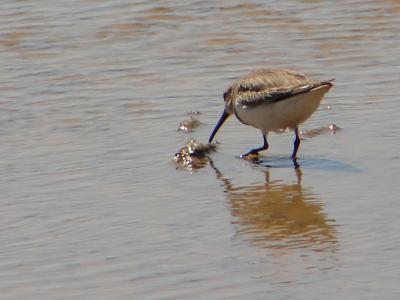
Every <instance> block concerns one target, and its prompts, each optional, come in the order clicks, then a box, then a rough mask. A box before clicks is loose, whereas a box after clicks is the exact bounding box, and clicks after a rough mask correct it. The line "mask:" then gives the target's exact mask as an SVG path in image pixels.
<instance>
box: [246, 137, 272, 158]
mask: <svg viewBox="0 0 400 300" xmlns="http://www.w3.org/2000/svg"><path fill="white" fill-rule="evenodd" d="M263 140H264V144H263V145H262V146H261V147H259V148H255V149H252V150H250V151H249V152H247V153H245V154H242V155H240V157H241V158H246V157H247V156H249V155H258V152H260V151H263V150H267V149H268V142H267V135H266V134H265V133H264V132H263Z"/></svg>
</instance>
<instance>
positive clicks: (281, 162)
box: [251, 156, 362, 173]
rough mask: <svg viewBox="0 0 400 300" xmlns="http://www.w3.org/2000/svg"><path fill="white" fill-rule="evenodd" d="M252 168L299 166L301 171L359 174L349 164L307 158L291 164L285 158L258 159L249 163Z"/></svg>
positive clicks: (290, 161) (359, 170)
mask: <svg viewBox="0 0 400 300" xmlns="http://www.w3.org/2000/svg"><path fill="white" fill-rule="evenodd" d="M251 162H252V163H253V165H254V166H256V167H257V166H261V167H266V168H293V165H294V167H295V168H298V167H300V166H301V168H302V169H313V170H320V171H327V172H345V173H360V172H362V170H361V169H358V168H356V167H354V166H352V165H350V164H347V163H344V162H341V161H338V160H333V159H327V158H309V157H302V158H301V159H299V158H298V159H297V160H296V161H295V162H293V161H292V160H291V159H288V158H287V157H273V156H268V157H262V156H261V157H259V158H257V159H254V160H252V161H251Z"/></svg>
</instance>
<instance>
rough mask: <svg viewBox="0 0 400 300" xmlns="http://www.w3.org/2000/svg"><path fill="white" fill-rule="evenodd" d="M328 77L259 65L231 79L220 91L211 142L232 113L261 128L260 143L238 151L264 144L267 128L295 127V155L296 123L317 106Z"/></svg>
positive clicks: (300, 121)
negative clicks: (219, 111) (221, 101)
mask: <svg viewBox="0 0 400 300" xmlns="http://www.w3.org/2000/svg"><path fill="white" fill-rule="evenodd" d="M331 81H332V80H330V81H315V80H312V79H310V78H308V77H306V76H305V75H304V74H301V73H298V72H295V71H291V70H269V69H262V70H258V71H254V72H252V73H250V74H249V75H247V76H244V77H242V78H240V79H238V80H236V81H234V82H233V83H232V84H231V85H230V87H229V88H228V90H227V91H226V92H225V93H224V101H225V110H224V112H223V114H222V116H221V118H220V120H219V122H218V124H217V126H216V127H215V129H214V131H213V132H212V134H211V136H210V139H209V142H211V141H212V140H213V138H214V136H215V134H216V133H217V131H218V129H219V128H220V127H221V126H222V124H223V123H224V121H225V120H226V119H227V118H228V117H229V116H230V115H231V114H235V115H236V117H237V118H238V119H239V121H240V122H242V123H243V124H246V125H250V126H253V127H255V128H258V129H260V130H261V131H262V134H263V139H264V144H263V146H262V147H260V148H256V149H253V150H251V151H249V152H248V153H246V154H244V155H242V157H245V156H247V155H249V154H258V152H259V151H262V150H266V149H267V148H268V142H267V134H268V133H269V132H270V131H274V132H282V131H283V130H285V129H292V130H294V131H295V134H296V140H295V144H294V149H293V154H292V158H295V157H296V154H297V150H298V147H299V145H300V138H299V136H298V125H299V124H301V123H303V122H304V121H305V120H307V119H308V118H309V117H310V116H311V115H312V114H313V113H314V112H315V111H316V109H317V108H318V106H319V104H320V102H321V99H322V97H323V96H324V95H325V93H326V92H328V91H329V89H330V88H331V87H332V83H331Z"/></svg>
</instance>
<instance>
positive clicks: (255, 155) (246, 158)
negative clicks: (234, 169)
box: [240, 150, 258, 161]
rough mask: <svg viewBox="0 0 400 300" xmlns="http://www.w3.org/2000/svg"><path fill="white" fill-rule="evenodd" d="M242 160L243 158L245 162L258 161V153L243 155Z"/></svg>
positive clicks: (252, 152) (252, 151) (251, 152)
mask: <svg viewBox="0 0 400 300" xmlns="http://www.w3.org/2000/svg"><path fill="white" fill-rule="evenodd" d="M240 158H243V159H245V160H250V161H252V160H256V159H258V151H254V150H251V151H249V152H247V153H245V154H241V155H240Z"/></svg>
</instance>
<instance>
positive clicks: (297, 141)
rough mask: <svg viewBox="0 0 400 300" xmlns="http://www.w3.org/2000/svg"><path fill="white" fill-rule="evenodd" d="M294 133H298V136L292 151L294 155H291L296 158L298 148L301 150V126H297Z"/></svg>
mask: <svg viewBox="0 0 400 300" xmlns="http://www.w3.org/2000/svg"><path fill="white" fill-rule="evenodd" d="M294 134H295V135H296V138H295V140H294V148H293V153H292V156H291V157H290V158H292V159H296V154H297V150H299V146H300V137H299V128H298V127H296V128H295V129H294Z"/></svg>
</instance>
